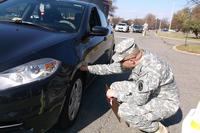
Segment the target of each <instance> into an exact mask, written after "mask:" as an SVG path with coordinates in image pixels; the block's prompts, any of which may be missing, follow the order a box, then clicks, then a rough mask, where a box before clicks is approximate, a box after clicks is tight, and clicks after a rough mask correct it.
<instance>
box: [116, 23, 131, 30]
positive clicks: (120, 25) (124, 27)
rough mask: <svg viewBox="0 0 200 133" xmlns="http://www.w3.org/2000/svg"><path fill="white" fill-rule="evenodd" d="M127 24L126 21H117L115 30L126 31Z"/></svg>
mask: <svg viewBox="0 0 200 133" xmlns="http://www.w3.org/2000/svg"><path fill="white" fill-rule="evenodd" d="M128 30H129V26H128V24H126V23H119V24H117V25H116V26H115V31H122V32H128Z"/></svg>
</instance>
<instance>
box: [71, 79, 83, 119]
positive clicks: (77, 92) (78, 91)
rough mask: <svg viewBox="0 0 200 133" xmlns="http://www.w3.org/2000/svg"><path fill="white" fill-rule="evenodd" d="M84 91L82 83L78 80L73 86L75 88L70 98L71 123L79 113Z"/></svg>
mask: <svg viewBox="0 0 200 133" xmlns="http://www.w3.org/2000/svg"><path fill="white" fill-rule="evenodd" d="M82 91H83V86H82V81H81V79H79V78H78V79H77V80H76V81H75V82H74V84H73V88H72V91H71V94H70V98H69V107H68V116H69V119H70V120H71V121H72V120H74V118H75V117H76V115H77V113H78V110H79V107H80V103H81V98H82Z"/></svg>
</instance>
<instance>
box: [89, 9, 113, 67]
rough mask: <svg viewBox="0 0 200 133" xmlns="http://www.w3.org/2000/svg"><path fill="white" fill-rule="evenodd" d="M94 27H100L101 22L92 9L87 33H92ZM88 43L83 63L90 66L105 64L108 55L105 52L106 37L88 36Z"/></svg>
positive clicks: (95, 10) (106, 47)
mask: <svg viewBox="0 0 200 133" xmlns="http://www.w3.org/2000/svg"><path fill="white" fill-rule="evenodd" d="M94 26H102V21H101V18H100V15H99V13H98V9H97V8H96V7H93V8H92V10H91V14H90V18H89V24H88V29H89V32H92V28H93V27H94ZM88 42H89V43H88V46H87V47H88V52H87V54H86V56H85V62H87V63H88V64H90V65H92V64H105V63H107V58H108V55H107V54H106V52H107V51H106V50H107V49H108V47H109V46H107V45H106V43H107V36H95V35H89V37H88Z"/></svg>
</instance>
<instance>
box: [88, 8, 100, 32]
mask: <svg viewBox="0 0 200 133" xmlns="http://www.w3.org/2000/svg"><path fill="white" fill-rule="evenodd" d="M89 26H90V31H91V30H92V28H93V27H94V26H101V22H100V18H99V14H98V12H97V9H96V8H93V9H92V11H91V14H90V21H89Z"/></svg>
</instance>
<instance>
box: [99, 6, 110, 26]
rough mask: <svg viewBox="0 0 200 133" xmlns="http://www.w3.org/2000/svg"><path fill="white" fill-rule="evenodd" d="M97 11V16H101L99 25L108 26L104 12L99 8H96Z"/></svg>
mask: <svg viewBox="0 0 200 133" xmlns="http://www.w3.org/2000/svg"><path fill="white" fill-rule="evenodd" d="M98 12H99V16H100V18H101V26H103V27H107V26H108V22H107V19H106V17H105V14H104V13H103V12H102V11H101V10H98Z"/></svg>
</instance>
